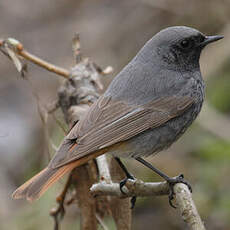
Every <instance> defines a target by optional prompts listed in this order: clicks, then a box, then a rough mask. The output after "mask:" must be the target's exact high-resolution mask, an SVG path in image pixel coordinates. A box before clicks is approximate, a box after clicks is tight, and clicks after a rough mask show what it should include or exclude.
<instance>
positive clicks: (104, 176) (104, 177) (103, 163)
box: [96, 154, 112, 184]
mask: <svg viewBox="0 0 230 230" xmlns="http://www.w3.org/2000/svg"><path fill="white" fill-rule="evenodd" d="M96 160H97V166H98V170H99V175H100V181H101V182H105V183H108V184H110V183H112V180H111V175H110V172H109V165H108V162H107V159H106V156H105V154H103V155H101V156H99V157H97V158H96Z"/></svg>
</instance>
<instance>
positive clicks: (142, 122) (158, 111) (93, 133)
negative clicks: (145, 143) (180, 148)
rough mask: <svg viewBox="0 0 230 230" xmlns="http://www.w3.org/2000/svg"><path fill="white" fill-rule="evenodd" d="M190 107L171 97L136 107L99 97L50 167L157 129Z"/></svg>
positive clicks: (180, 98)
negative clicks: (151, 129)
mask: <svg viewBox="0 0 230 230" xmlns="http://www.w3.org/2000/svg"><path fill="white" fill-rule="evenodd" d="M193 103H194V100H193V99H192V98H191V97H187V96H172V97H164V98H160V99H157V100H154V101H152V102H150V103H147V104H145V105H143V106H135V105H129V104H126V103H125V102H121V101H114V100H112V99H111V98H108V97H103V96H102V97H100V99H99V100H98V101H97V102H96V103H94V104H93V105H92V106H91V108H90V110H89V111H88V113H87V114H86V116H85V117H84V119H83V120H81V121H79V122H78V123H77V124H76V125H75V127H74V128H73V129H72V130H71V131H70V133H69V134H68V135H67V136H66V138H65V139H64V142H63V144H62V145H61V146H60V148H59V150H58V152H57V154H56V155H55V157H54V158H53V160H52V161H51V163H50V164H51V166H52V167H54V168H55V167H60V166H63V165H65V164H67V163H69V162H71V161H74V160H76V159H79V158H81V157H83V156H85V155H87V154H90V153H92V152H94V151H97V150H100V149H103V148H105V147H108V146H111V145H113V144H116V143H118V142H121V141H125V140H127V139H129V138H131V137H133V136H135V135H137V134H139V133H141V132H144V131H145V130H147V129H150V128H155V127H158V126H160V125H162V124H164V123H165V122H167V121H168V120H170V119H172V118H174V117H176V116H178V115H180V114H182V113H183V112H184V111H185V110H187V109H188V108H189V107H190V106H191V105H192V104H193ZM73 145H74V146H76V147H75V148H74V147H72V146H73Z"/></svg>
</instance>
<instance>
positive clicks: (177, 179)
mask: <svg viewBox="0 0 230 230" xmlns="http://www.w3.org/2000/svg"><path fill="white" fill-rule="evenodd" d="M135 159H136V160H137V161H139V162H140V163H142V164H143V165H145V166H146V167H148V168H149V169H151V170H153V171H154V172H155V173H157V174H158V175H159V176H161V177H162V178H164V179H165V180H166V181H167V182H168V184H169V204H170V206H172V207H173V208H176V207H175V206H174V205H173V204H172V200H173V198H174V197H173V196H174V194H175V193H174V190H173V186H174V185H175V184H177V183H183V184H186V185H187V186H188V188H189V190H190V192H192V187H191V185H190V184H189V183H188V182H187V181H185V179H184V176H183V174H180V175H179V176H177V177H173V178H172V177H169V176H167V175H166V174H164V173H163V172H161V171H160V170H159V169H157V168H155V167H154V166H153V165H151V164H150V163H149V162H147V161H145V160H144V159H143V158H141V157H136V158H135Z"/></svg>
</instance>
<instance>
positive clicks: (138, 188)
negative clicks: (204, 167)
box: [90, 179, 205, 230]
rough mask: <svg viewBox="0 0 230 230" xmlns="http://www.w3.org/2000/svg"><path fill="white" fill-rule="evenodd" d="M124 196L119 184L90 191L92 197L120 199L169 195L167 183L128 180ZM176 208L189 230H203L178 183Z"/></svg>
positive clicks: (101, 185)
mask: <svg viewBox="0 0 230 230" xmlns="http://www.w3.org/2000/svg"><path fill="white" fill-rule="evenodd" d="M123 190H124V192H125V194H123V193H121V191H120V186H119V183H112V184H106V183H98V184H94V185H93V186H92V187H91V188H90V191H91V193H92V194H93V195H94V196H96V195H97V196H102V195H110V196H117V197H120V198H126V197H133V196H139V197H144V196H161V195H168V194H169V186H168V183H167V182H156V183H145V182H143V181H141V180H130V179H129V180H128V181H127V183H126V185H125V186H124V188H123ZM174 192H175V199H176V204H177V208H178V210H179V212H180V214H181V216H182V219H183V220H184V221H185V222H186V223H187V224H188V226H189V228H190V229H191V230H205V227H204V225H203V222H202V221H201V218H200V216H199V213H198V211H197V209H196V206H195V204H194V201H193V199H192V195H191V193H190V191H189V189H188V187H187V185H185V184H182V183H178V184H176V185H175V186H174Z"/></svg>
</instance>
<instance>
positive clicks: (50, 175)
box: [12, 149, 106, 201]
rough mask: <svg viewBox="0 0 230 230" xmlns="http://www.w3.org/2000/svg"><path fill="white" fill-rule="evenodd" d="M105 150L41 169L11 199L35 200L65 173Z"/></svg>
mask: <svg viewBox="0 0 230 230" xmlns="http://www.w3.org/2000/svg"><path fill="white" fill-rule="evenodd" d="M105 152H106V149H102V150H100V151H97V152H94V153H91V154H89V155H86V156H84V157H82V158H80V159H78V160H76V161H73V162H71V163H68V164H67V165H64V166H62V167H59V168H50V167H49V166H48V167H46V168H45V169H43V170H42V171H41V172H40V173H38V174H37V175H35V176H34V177H32V178H31V179H30V180H28V181H27V182H26V183H24V184H23V185H21V186H20V187H19V188H18V189H17V190H16V191H15V192H14V193H13V194H12V197H13V199H23V198H26V199H27V200H28V201H34V200H37V199H38V198H39V197H40V196H41V195H42V194H43V193H44V192H45V191H46V190H47V189H48V188H49V187H50V186H51V185H53V184H54V183H55V182H56V181H57V180H59V179H60V178H61V177H63V176H64V175H65V174H66V173H68V172H70V171H72V170H73V169H74V168H76V167H79V166H80V165H82V164H85V163H86V162H88V161H89V160H91V159H93V158H95V157H97V156H99V155H101V154H103V153H105Z"/></svg>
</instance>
